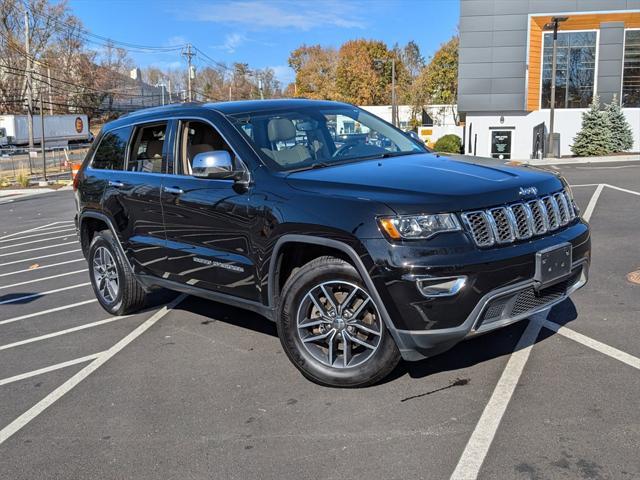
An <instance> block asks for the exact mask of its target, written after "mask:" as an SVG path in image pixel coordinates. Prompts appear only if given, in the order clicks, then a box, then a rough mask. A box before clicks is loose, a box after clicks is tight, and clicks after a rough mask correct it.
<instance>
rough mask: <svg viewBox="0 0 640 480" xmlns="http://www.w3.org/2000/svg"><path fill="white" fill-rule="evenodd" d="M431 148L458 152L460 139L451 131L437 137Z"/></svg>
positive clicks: (437, 150) (460, 146) (460, 149)
mask: <svg viewBox="0 0 640 480" xmlns="http://www.w3.org/2000/svg"><path fill="white" fill-rule="evenodd" d="M433 149H434V150H435V151H436V152H446V153H460V152H462V139H461V138H460V137H459V136H457V135H455V134H453V133H450V134H448V135H444V136H442V137H440V138H439V139H438V141H437V142H436V144H435V145H434V146H433Z"/></svg>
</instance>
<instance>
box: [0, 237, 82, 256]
mask: <svg viewBox="0 0 640 480" xmlns="http://www.w3.org/2000/svg"><path fill="white" fill-rule="evenodd" d="M72 243H75V244H76V245H77V244H78V240H74V241H73V242H66V243H57V244H55V245H47V246H46V247H38V248H31V249H29V250H20V251H19V252H10V253H0V257H8V256H9V255H18V254H20V253H27V252H35V251H36V250H46V249H48V248H55V247H62V246H63V245H71V244H72Z"/></svg>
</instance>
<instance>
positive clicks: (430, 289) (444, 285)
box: [416, 276, 467, 298]
mask: <svg viewBox="0 0 640 480" xmlns="http://www.w3.org/2000/svg"><path fill="white" fill-rule="evenodd" d="M466 283H467V277H464V276H463V277H417V278H416V285H417V287H418V290H419V291H420V293H421V294H422V295H424V296H425V297H427V298H438V297H452V296H453V295H456V294H458V292H460V290H462V289H463V288H464V286H465V284H466Z"/></svg>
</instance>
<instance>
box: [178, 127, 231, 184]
mask: <svg viewBox="0 0 640 480" xmlns="http://www.w3.org/2000/svg"><path fill="white" fill-rule="evenodd" d="M179 138H180V154H179V158H180V164H181V168H182V170H181V173H183V174H184V175H191V174H192V169H191V165H192V163H193V158H194V157H195V156H196V155H197V154H198V153H202V152H210V151H212V150H226V151H227V152H229V155H231V158H232V159H233V158H234V157H235V154H234V153H233V150H232V149H231V147H229V145H228V144H227V142H225V141H224V139H223V138H222V136H221V135H220V134H219V133H218V132H217V131H216V129H214V128H213V127H212V126H211V125H209V124H208V123H205V122H199V121H196V120H193V121H184V122H181V124H180V137H179ZM176 173H180V172H176Z"/></svg>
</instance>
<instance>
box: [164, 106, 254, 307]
mask: <svg viewBox="0 0 640 480" xmlns="http://www.w3.org/2000/svg"><path fill="white" fill-rule="evenodd" d="M176 130H177V132H176V135H175V137H174V138H175V139H176V148H175V150H174V157H175V159H176V162H175V165H174V170H175V173H174V174H168V175H166V177H165V181H164V185H163V192H162V207H163V211H164V219H165V232H166V238H167V252H168V253H167V255H168V259H167V262H166V269H167V272H168V274H169V278H170V279H171V280H173V281H176V282H180V283H182V284H187V285H192V286H195V287H199V288H203V289H207V290H213V291H217V292H220V293H227V294H232V295H235V296H238V297H243V298H245V299H249V300H257V299H258V290H257V289H256V286H255V285H256V283H257V282H256V277H255V276H256V269H255V264H254V262H253V261H252V260H251V257H250V242H249V231H250V228H251V227H250V219H249V216H248V199H249V195H250V194H249V192H242V191H239V190H237V189H235V188H234V181H233V180H226V179H225V180H221V179H205V178H196V177H193V176H192V175H191V162H192V161H193V157H194V156H195V155H196V154H198V153H202V152H208V151H212V150H226V151H228V152H229V153H230V154H231V157H232V158H234V157H235V153H234V152H233V149H232V148H231V147H230V146H229V145H228V144H227V143H226V141H225V140H224V139H223V138H222V136H221V135H220V134H219V133H218V131H217V130H216V129H215V128H214V127H213V125H212V124H210V123H209V122H206V121H203V120H189V119H183V120H182V121H180V122H179V124H178V125H177V129H176Z"/></svg>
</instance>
